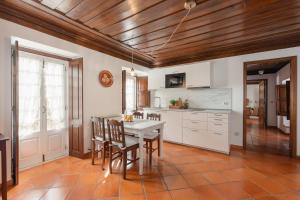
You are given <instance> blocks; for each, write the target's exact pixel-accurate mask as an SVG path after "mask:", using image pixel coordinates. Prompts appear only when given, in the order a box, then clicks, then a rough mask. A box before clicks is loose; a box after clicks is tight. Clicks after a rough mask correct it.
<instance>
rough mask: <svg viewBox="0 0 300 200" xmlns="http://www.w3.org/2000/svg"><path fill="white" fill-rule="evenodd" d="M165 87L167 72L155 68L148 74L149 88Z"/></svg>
mask: <svg viewBox="0 0 300 200" xmlns="http://www.w3.org/2000/svg"><path fill="white" fill-rule="evenodd" d="M162 88H165V72H164V69H154V70H151V71H150V72H149V75H148V89H149V90H157V89H162Z"/></svg>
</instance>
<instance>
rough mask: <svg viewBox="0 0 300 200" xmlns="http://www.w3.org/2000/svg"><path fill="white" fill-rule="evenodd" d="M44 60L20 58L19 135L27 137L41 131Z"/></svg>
mask: <svg viewBox="0 0 300 200" xmlns="http://www.w3.org/2000/svg"><path fill="white" fill-rule="evenodd" d="M42 64H43V62H42V60H39V59H35V58H29V57H20V58H19V135H20V137H21V138H22V137H25V136H27V135H30V134H32V133H35V132H40V130H41V120H40V119H41V118H40V107H41V106H40V103H41V98H40V97H41V83H42V80H41V77H42V76H41V74H42V71H41V70H42Z"/></svg>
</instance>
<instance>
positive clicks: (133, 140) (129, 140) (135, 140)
mask: <svg viewBox="0 0 300 200" xmlns="http://www.w3.org/2000/svg"><path fill="white" fill-rule="evenodd" d="M112 143H113V144H114V145H116V146H118V147H119V148H122V144H120V143H115V142H112ZM125 143H126V147H127V148H129V147H132V146H134V145H138V144H139V140H138V138H136V137H132V136H127V135H126V136H125Z"/></svg>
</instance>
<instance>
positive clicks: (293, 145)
mask: <svg viewBox="0 0 300 200" xmlns="http://www.w3.org/2000/svg"><path fill="white" fill-rule="evenodd" d="M278 61H290V81H291V82H290V83H291V86H290V124H291V127H290V156H291V157H297V56H290V57H282V58H274V59H266V60H255V61H249V62H244V68H243V73H244V74H243V78H244V81H243V92H244V97H243V149H244V150H246V139H247V135H246V130H247V129H246V128H247V127H246V126H247V124H246V113H245V106H246V98H247V65H248V64H253V63H270V62H278Z"/></svg>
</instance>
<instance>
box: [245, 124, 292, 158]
mask: <svg viewBox="0 0 300 200" xmlns="http://www.w3.org/2000/svg"><path fill="white" fill-rule="evenodd" d="M247 149H248V150H252V151H258V152H267V153H273V154H280V155H289V136H288V135H285V134H283V133H281V132H280V131H279V130H278V129H276V128H260V127H259V120H258V119H247Z"/></svg>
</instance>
